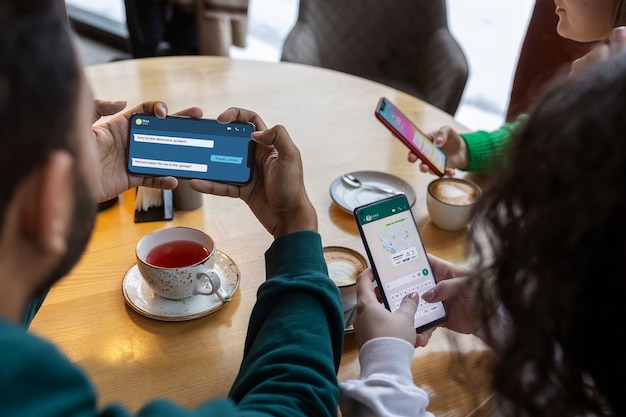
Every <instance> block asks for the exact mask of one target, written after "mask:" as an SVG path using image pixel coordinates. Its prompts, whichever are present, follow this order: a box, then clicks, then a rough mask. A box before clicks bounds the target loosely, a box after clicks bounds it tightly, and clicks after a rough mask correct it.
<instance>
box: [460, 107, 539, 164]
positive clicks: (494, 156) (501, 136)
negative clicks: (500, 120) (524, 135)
mask: <svg viewBox="0 0 626 417" xmlns="http://www.w3.org/2000/svg"><path fill="white" fill-rule="evenodd" d="M526 117H527V115H525V114H523V115H520V116H519V117H518V118H517V119H516V120H515V121H514V122H511V123H506V124H504V125H502V127H500V129H497V130H494V131H490V132H487V131H483V130H480V131H477V132H472V133H462V134H461V135H460V136H461V138H462V139H463V140H464V141H465V143H466V146H467V155H468V163H467V167H465V169H464V170H465V171H467V172H475V173H478V174H485V175H491V174H494V173H496V172H497V171H498V170H499V169H501V168H502V167H505V166H506V165H507V160H506V147H507V146H508V143H509V141H510V140H511V135H512V133H513V131H514V130H515V129H516V128H517V126H518V125H519V124H520V123H521V122H522V121H523V120H524V119H525V118H526Z"/></svg>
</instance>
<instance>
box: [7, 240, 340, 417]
mask: <svg viewBox="0 0 626 417" xmlns="http://www.w3.org/2000/svg"><path fill="white" fill-rule="evenodd" d="M265 258H266V273H267V280H266V282H265V283H263V285H261V287H260V288H259V291H258V294H257V296H258V298H257V303H256V305H255V307H254V310H253V312H252V316H251V318H250V324H249V328H248V335H247V338H246V343H245V349H244V358H243V362H242V364H241V368H240V371H239V375H238V376H237V379H236V380H235V383H234V384H233V386H232V389H231V392H230V394H229V398H223V399H213V400H210V399H208V398H207V402H205V403H204V404H201V405H200V406H199V407H198V408H195V409H185V408H183V407H181V406H179V405H177V404H176V403H174V402H172V401H169V400H166V399H155V400H153V401H151V402H149V403H147V404H146V405H145V406H143V407H142V408H141V409H140V410H139V411H138V413H137V416H142V417H156V416H160V417H161V416H162V417H179V416H180V417H182V416H185V417H192V416H193V417H200V416H220V417H227V416H255V417H262V416H285V417H287V416H289V417H294V416H305V415H307V416H336V415H337V401H338V397H339V388H338V384H337V376H336V372H337V369H338V367H339V360H340V358H341V352H342V348H343V336H344V334H343V316H342V308H341V299H340V298H339V292H338V290H337V287H336V286H335V284H333V282H332V281H331V280H330V279H329V278H328V271H327V269H326V263H325V261H324V255H323V251H322V245H321V238H320V236H319V235H318V234H317V233H314V232H306V231H304V232H297V233H292V234H289V235H285V236H282V237H280V238H279V239H276V241H275V242H274V243H273V244H272V246H271V247H270V249H269V250H268V251H267V252H266V254H265ZM0 369H1V370H2V371H0V415H2V416H3V417H17V416H19V417H25V416H28V417H31V416H33V417H35V416H36V417H41V416H63V417H74V416H76V417H78V416H81V417H83V416H101V417H105V416H106V417H122V416H131V415H132V413H131V412H130V411H129V410H127V409H126V408H124V407H122V406H121V405H118V404H111V405H107V406H105V407H104V409H102V410H98V409H97V393H96V392H95V390H94V387H93V385H92V384H91V383H90V381H89V379H88V377H87V375H85V373H84V372H83V371H82V370H81V369H79V368H78V367H76V366H75V365H74V364H72V363H71V362H70V361H69V360H68V359H67V358H66V357H65V356H64V355H63V354H62V353H61V352H59V351H58V350H57V348H55V347H54V346H53V345H52V344H50V343H49V342H47V341H45V340H42V339H40V338H38V337H36V336H34V335H31V334H29V333H28V332H27V331H26V330H24V328H23V327H20V326H18V325H16V324H13V323H10V322H8V321H6V320H2V319H0ZM207 371H208V370H207ZM130 383H132V382H130Z"/></svg>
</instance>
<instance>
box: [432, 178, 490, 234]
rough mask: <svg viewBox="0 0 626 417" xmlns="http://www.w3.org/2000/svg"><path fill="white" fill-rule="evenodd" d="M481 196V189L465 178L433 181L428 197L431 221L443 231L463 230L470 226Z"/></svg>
mask: <svg viewBox="0 0 626 417" xmlns="http://www.w3.org/2000/svg"><path fill="white" fill-rule="evenodd" d="M480 195H481V189H480V187H479V186H478V185H477V184H476V183H474V182H473V181H470V180H468V179H465V178H453V177H443V178H439V179H436V180H434V181H431V183H430V184H428V193H427V195H426V207H427V208H428V213H429V214H430V219H431V220H432V222H433V223H434V224H435V225H436V226H437V227H439V228H441V229H443V230H448V231H458V230H462V229H464V228H465V227H467V225H468V224H469V221H470V219H471V217H472V210H473V208H474V205H475V204H476V202H477V201H478V199H479V198H480Z"/></svg>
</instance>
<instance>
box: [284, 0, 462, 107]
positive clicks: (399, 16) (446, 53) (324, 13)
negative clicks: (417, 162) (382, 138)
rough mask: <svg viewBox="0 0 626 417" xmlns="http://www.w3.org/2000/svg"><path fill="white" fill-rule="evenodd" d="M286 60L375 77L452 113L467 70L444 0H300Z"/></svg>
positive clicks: (288, 37) (376, 79)
mask: <svg viewBox="0 0 626 417" xmlns="http://www.w3.org/2000/svg"><path fill="white" fill-rule="evenodd" d="M281 60H282V61H287V62H296V63H302V64H308V65H314V66H319V67H324V68H329V69H333V70H337V71H342V72H345V73H349V74H353V75H357V76H361V77H363V78H367V79H370V80H373V81H377V82H380V83H383V84H386V85H389V86H391V87H394V88H396V89H398V90H401V91H404V92H406V93H409V94H411V95H413V96H416V97H418V98H421V99H423V100H425V101H427V102H429V103H431V104H433V105H434V106H436V107H438V108H440V109H442V110H444V111H446V112H447V113H449V114H452V115H454V113H455V112H456V110H457V108H458V106H459V102H460V100H461V96H462V94H463V90H464V89H465V84H466V82H467V77H468V74H469V69H468V63H467V59H466V57H465V54H464V53H463V51H462V49H461V48H460V46H459V44H458V43H457V42H456V40H455V39H454V38H453V37H452V35H451V34H450V32H449V29H448V19H447V9H446V0H393V1H381V0H300V9H299V14H298V19H297V21H296V24H295V25H294V27H293V29H292V30H291V31H290V32H289V34H288V35H287V37H286V39H285V42H284V45H283V51H282V56H281Z"/></svg>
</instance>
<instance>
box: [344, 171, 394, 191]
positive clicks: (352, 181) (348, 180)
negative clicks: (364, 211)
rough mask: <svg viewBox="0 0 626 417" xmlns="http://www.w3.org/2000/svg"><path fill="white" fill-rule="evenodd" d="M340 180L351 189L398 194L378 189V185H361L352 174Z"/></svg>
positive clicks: (384, 188)
mask: <svg viewBox="0 0 626 417" xmlns="http://www.w3.org/2000/svg"><path fill="white" fill-rule="evenodd" d="M341 180H342V181H343V183H344V184H346V185H349V186H350V187H352V188H364V189H367V190H372V191H378V192H381V193H385V194H394V195H395V194H399V193H398V192H397V191H395V190H392V189H391V188H387V187H380V186H378V185H371V184H363V183H362V182H361V180H359V179H358V178H357V177H355V176H354V175H352V174H344V175H342V176H341Z"/></svg>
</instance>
